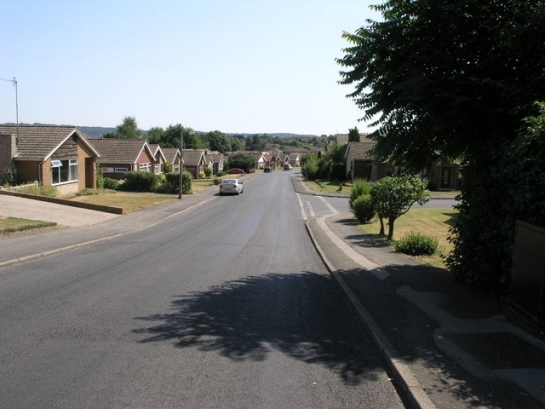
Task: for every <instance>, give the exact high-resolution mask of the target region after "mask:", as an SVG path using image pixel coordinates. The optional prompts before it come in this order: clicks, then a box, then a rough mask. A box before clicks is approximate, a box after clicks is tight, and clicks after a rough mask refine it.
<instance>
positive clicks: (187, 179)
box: [161, 171, 193, 194]
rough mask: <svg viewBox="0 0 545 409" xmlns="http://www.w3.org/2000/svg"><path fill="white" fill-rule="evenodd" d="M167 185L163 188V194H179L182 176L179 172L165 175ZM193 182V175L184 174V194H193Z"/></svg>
mask: <svg viewBox="0 0 545 409" xmlns="http://www.w3.org/2000/svg"><path fill="white" fill-rule="evenodd" d="M164 176H165V180H166V181H165V183H163V185H166V186H167V187H168V188H167V187H165V186H162V187H161V190H162V193H177V192H179V189H180V174H179V173H178V172H170V173H165V174H164ZM192 180H193V176H191V173H189V172H185V171H184V172H182V185H183V188H182V193H186V194H189V193H191V181H192Z"/></svg>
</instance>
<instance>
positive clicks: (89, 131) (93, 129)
mask: <svg viewBox="0 0 545 409" xmlns="http://www.w3.org/2000/svg"><path fill="white" fill-rule="evenodd" d="M2 125H15V124H13V123H11V124H7V123H6V124H2ZM20 125H21V126H23V125H30V124H23V123H21V124H20ZM32 125H38V126H39V125H52V124H39V123H34V124H32ZM71 126H73V125H71ZM76 127H77V128H78V129H79V130H80V131H81V132H83V133H84V134H85V135H86V136H87V137H88V138H89V139H100V138H102V136H103V135H105V134H107V133H115V132H116V131H117V127H113V128H106V127H101V126H78V125H76ZM142 132H144V133H147V132H148V131H144V130H142ZM196 132H197V133H199V134H205V133H207V132H201V131H196ZM227 135H244V136H251V135H255V134H249V133H240V134H232V133H228V134H227ZM258 135H270V136H277V137H279V138H286V139H290V138H305V137H308V138H312V137H317V136H319V135H302V134H295V133H286V132H278V133H261V134H258Z"/></svg>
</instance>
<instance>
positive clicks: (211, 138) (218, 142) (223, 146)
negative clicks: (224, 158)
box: [203, 131, 231, 153]
mask: <svg viewBox="0 0 545 409" xmlns="http://www.w3.org/2000/svg"><path fill="white" fill-rule="evenodd" d="M203 141H204V142H205V144H206V146H208V147H209V148H210V149H211V150H213V151H218V152H221V153H225V152H228V151H230V150H231V141H230V140H229V138H228V137H227V135H225V134H224V133H222V132H220V131H212V132H208V133H207V134H206V135H204V136H203Z"/></svg>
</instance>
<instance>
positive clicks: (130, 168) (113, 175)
mask: <svg viewBox="0 0 545 409" xmlns="http://www.w3.org/2000/svg"><path fill="white" fill-rule="evenodd" d="M100 168H101V169H102V175H103V176H104V177H105V178H110V179H115V180H123V179H125V172H122V173H121V172H115V170H116V169H119V168H126V169H127V172H132V171H134V170H135V169H134V164H132V163H114V162H109V163H108V162H106V163H101V164H100ZM108 168H111V169H112V170H113V171H114V172H106V171H105V170H106V169H108Z"/></svg>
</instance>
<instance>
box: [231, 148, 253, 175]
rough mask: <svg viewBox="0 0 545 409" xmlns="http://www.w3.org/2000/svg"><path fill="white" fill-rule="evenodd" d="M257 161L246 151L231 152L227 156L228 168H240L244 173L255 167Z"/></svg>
mask: <svg viewBox="0 0 545 409" xmlns="http://www.w3.org/2000/svg"><path fill="white" fill-rule="evenodd" d="M256 165H257V163H256V160H255V159H254V157H253V156H252V155H249V154H247V153H242V152H238V153H233V154H232V155H231V156H229V169H233V168H240V169H244V171H245V172H246V173H249V172H250V171H251V170H253V169H255V167H256Z"/></svg>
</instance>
